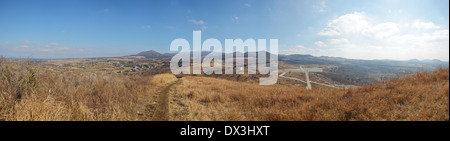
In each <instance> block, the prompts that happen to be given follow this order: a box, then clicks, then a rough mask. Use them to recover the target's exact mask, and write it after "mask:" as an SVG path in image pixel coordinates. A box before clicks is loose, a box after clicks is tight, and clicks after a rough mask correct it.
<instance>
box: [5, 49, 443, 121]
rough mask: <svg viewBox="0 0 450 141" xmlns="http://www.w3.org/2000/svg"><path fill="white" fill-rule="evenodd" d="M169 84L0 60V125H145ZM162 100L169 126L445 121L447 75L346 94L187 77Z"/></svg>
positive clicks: (159, 78) (165, 77)
mask: <svg viewBox="0 0 450 141" xmlns="http://www.w3.org/2000/svg"><path fill="white" fill-rule="evenodd" d="M280 79H281V78H280ZM176 80H177V78H176V77H175V76H173V75H172V74H161V75H156V76H139V75H135V76H126V75H122V74H116V73H106V72H100V73H88V72H81V71H74V72H61V73H54V72H51V71H46V70H44V69H41V68H40V67H39V65H35V64H31V63H30V62H29V61H24V60H16V61H13V60H5V59H2V58H0V120H8V121H10V120H11V121H16V120H18V121H30V120H31V121H41V120H44V121H54V120H56V121H65V120H76V121H88V120H120V121H122V120H151V117H150V116H149V115H151V114H152V112H154V110H155V107H156V106H155V104H157V103H156V101H157V98H158V95H157V94H158V92H159V90H161V88H163V87H165V86H167V84H174V83H173V82H175V81H176ZM168 93H170V98H169V99H170V104H169V107H170V117H169V119H170V120H202V121H204V120H206V121H209V120H263V121H276V120H327V121H341V120H342V121H348V120H394V121H409V120H444V121H448V120H449V69H448V68H447V69H438V70H436V71H435V72H433V73H419V74H417V75H414V76H410V77H406V78H400V79H395V80H392V81H389V82H386V83H378V84H375V85H371V86H365V87H361V88H356V89H349V90H343V89H314V90H311V91H307V90H305V89H304V88H299V87H289V86H282V85H274V86H260V85H258V84H254V83H246V82H235V81H229V80H223V79H215V78H208V77H193V76H188V77H184V78H182V79H181V81H178V82H177V83H176V84H174V85H173V88H171V89H170V90H168Z"/></svg>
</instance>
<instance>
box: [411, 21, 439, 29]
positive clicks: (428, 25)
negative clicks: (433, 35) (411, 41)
mask: <svg viewBox="0 0 450 141" xmlns="http://www.w3.org/2000/svg"><path fill="white" fill-rule="evenodd" d="M412 26H413V27H414V28H417V29H438V28H440V27H439V26H437V25H435V24H434V23H433V22H423V21H421V20H416V21H414V23H413V24H412Z"/></svg>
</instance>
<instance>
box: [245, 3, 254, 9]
mask: <svg viewBox="0 0 450 141" xmlns="http://www.w3.org/2000/svg"><path fill="white" fill-rule="evenodd" d="M244 6H245V7H248V8H250V7H252V5H251V4H249V3H246V4H244Z"/></svg>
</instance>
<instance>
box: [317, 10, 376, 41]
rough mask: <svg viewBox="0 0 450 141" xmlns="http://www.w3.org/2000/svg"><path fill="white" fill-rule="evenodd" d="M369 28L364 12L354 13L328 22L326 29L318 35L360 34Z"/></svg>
mask: <svg viewBox="0 0 450 141" xmlns="http://www.w3.org/2000/svg"><path fill="white" fill-rule="evenodd" d="M368 27H369V23H368V22H367V20H366V18H365V13H364V12H354V13H351V14H346V15H344V16H340V17H339V18H337V19H334V20H331V21H329V22H328V25H327V27H326V28H325V29H323V30H322V31H320V32H319V33H318V34H319V35H323V36H336V35H341V34H350V33H358V32H361V31H362V30H364V29H366V28H368Z"/></svg>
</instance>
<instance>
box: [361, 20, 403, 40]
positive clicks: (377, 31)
mask: <svg viewBox="0 0 450 141" xmlns="http://www.w3.org/2000/svg"><path fill="white" fill-rule="evenodd" d="M399 31H400V29H399V28H398V26H397V24H396V23H393V22H386V23H382V24H378V25H375V26H371V27H368V28H367V29H365V30H363V31H362V33H363V34H365V35H368V36H372V37H376V38H384V37H389V36H392V35H394V34H395V33H397V32H399Z"/></svg>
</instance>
